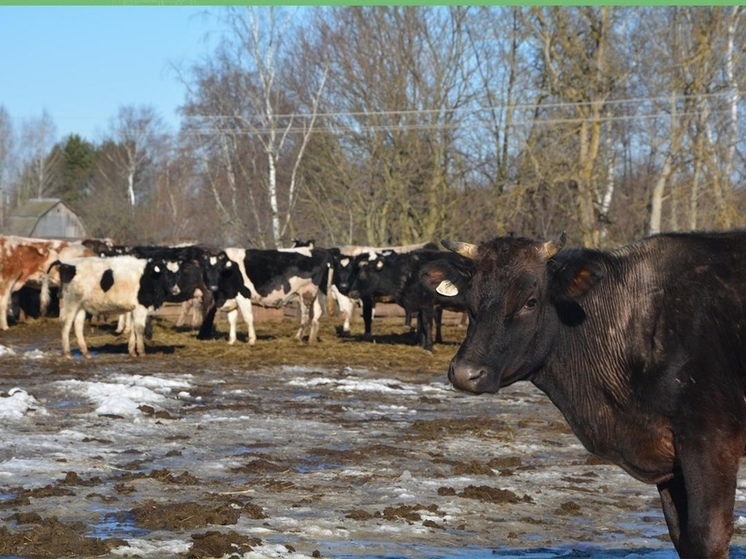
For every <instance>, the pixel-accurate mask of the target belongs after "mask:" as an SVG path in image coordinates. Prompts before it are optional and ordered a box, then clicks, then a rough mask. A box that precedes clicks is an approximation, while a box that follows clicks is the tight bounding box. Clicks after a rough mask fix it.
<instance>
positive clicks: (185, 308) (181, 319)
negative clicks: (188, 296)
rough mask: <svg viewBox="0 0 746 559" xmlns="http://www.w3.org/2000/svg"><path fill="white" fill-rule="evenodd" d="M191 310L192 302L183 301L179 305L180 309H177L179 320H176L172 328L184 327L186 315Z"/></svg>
mask: <svg viewBox="0 0 746 559" xmlns="http://www.w3.org/2000/svg"><path fill="white" fill-rule="evenodd" d="M191 308H192V300H189V301H184V302H183V303H181V308H180V309H179V318H177V319H176V323H175V324H174V326H176V327H177V328H179V327H181V326H184V323H185V322H186V316H187V313H188V312H189V310H190V309H191ZM192 326H194V319H192Z"/></svg>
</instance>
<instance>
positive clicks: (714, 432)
mask: <svg viewBox="0 0 746 559" xmlns="http://www.w3.org/2000/svg"><path fill="white" fill-rule="evenodd" d="M712 411H714V410H712ZM733 415H735V414H733ZM690 420H691V421H694V424H695V425H710V426H712V427H713V428H712V429H709V430H708V432H709V433H710V434H709V436H708V437H707V440H705V438H704V436H703V435H702V434H701V433H689V434H687V435H685V436H679V437H677V440H676V448H677V454H678V456H679V460H680V463H681V473H680V474H678V477H674V479H673V480H672V482H669V484H668V487H664V491H662V492H661V500H662V504H663V509H664V514H665V516H666V522H667V524H668V526H669V533H670V534H671V539H672V541H673V542H674V545H675V547H676V551H678V553H679V555H680V556H681V557H682V558H683V559H687V558H696V557H708V558H713V559H727V557H728V546H729V543H730V540H731V537H732V536H733V507H734V505H735V492H736V485H737V481H738V465H739V460H740V457H741V454H742V453H743V449H744V444H745V443H746V436H744V433H743V432H741V431H740V429H738V427H736V426H733V425H732V424H731V425H728V422H727V421H726V420H725V419H724V420H723V421H720V422H717V421H713V418H709V419H703V420H702V421H695V420H694V419H692V418H690ZM679 478H680V479H679ZM664 485H665V484H664Z"/></svg>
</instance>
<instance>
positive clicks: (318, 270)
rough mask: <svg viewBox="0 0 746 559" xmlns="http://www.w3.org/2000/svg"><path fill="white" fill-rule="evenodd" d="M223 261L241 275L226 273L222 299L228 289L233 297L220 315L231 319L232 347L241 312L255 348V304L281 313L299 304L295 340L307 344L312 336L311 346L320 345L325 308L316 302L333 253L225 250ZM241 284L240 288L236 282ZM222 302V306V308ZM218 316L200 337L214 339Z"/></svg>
mask: <svg viewBox="0 0 746 559" xmlns="http://www.w3.org/2000/svg"><path fill="white" fill-rule="evenodd" d="M225 259H226V260H229V261H231V262H235V263H236V264H237V265H238V268H239V273H240V275H238V274H236V272H235V271H234V270H232V269H231V267H230V266H228V268H227V269H226V271H224V274H223V277H222V279H221V287H220V289H219V293H224V292H225V289H226V288H227V289H229V290H230V291H229V295H230V294H231V293H233V298H230V297H228V296H223V297H222V298H223V299H225V301H224V302H223V304H222V305H221V306H220V309H221V310H222V311H224V312H227V313H228V323H229V325H230V332H229V334H228V343H229V344H233V343H235V341H236V322H237V318H238V311H239V310H240V311H241V315H242V316H243V318H244V320H245V321H246V324H247V326H248V329H249V344H250V345H253V344H254V343H255V342H256V331H255V329H254V316H253V313H252V309H251V306H252V304H256V305H260V306H264V307H275V308H279V307H282V306H284V305H286V304H287V303H289V302H290V301H291V300H294V299H296V298H298V299H299V302H300V310H301V325H300V328H299V329H298V333H297V334H296V338H298V339H299V340H300V339H303V337H304V335H305V333H306V332H308V341H309V342H310V343H315V342H316V341H317V339H318V330H319V317H320V315H321V305H320V303H319V300H318V294H319V289H320V285H321V283H322V282H323V281H326V280H327V279H328V277H329V274H328V270H329V266H330V255H329V252H328V251H326V250H323V249H308V248H305V249H293V250H262V249H242V248H227V249H225ZM239 278H240V285H238V284H237V281H238V280H239ZM219 302H220V301H218V303H219ZM214 315H215V313H214V312H212V313H210V314H208V315H207V316H205V320H204V322H203V324H202V328H201V330H200V335H201V336H203V337H207V336H208V334H209V335H211V332H212V325H213V321H214Z"/></svg>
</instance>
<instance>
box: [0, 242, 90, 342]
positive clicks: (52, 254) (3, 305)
mask: <svg viewBox="0 0 746 559" xmlns="http://www.w3.org/2000/svg"><path fill="white" fill-rule="evenodd" d="M92 254H93V253H92V252H91V251H90V250H89V249H87V248H86V247H85V246H83V245H82V244H81V243H80V242H77V241H60V240H48V239H36V238H32V237H19V236H16V235H6V236H2V235H0V330H7V329H8V309H9V306H10V297H11V295H12V294H13V293H14V292H15V291H18V290H20V289H21V288H22V287H23V286H24V285H26V284H27V283H34V284H38V285H39V286H41V285H42V284H43V279H44V276H45V275H46V272H47V268H49V265H50V264H51V263H52V262H54V261H55V260H57V259H59V258H73V257H81V256H90V255H92ZM52 281H53V282H54V281H55V278H54V277H52ZM47 301H48V291H47V290H46V289H42V307H44V306H45V305H46V302H47Z"/></svg>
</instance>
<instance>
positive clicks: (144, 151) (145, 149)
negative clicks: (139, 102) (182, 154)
mask: <svg viewBox="0 0 746 559" xmlns="http://www.w3.org/2000/svg"><path fill="white" fill-rule="evenodd" d="M109 135H110V138H111V140H112V141H113V142H114V143H115V144H117V145H118V146H119V149H116V150H111V151H110V152H108V153H107V157H109V158H110V160H111V162H112V163H113V164H114V165H115V166H116V168H117V169H119V171H120V173H121V175H122V178H124V181H125V184H126V191H127V200H128V201H129V204H130V206H131V207H132V208H134V207H135V205H136V203H137V196H136V192H135V182H136V178H137V175H138V173H140V172H141V171H142V170H143V169H144V168H145V167H146V166H147V165H148V164H149V163H150V162H152V161H153V159H154V158H156V157H157V156H158V153H159V151H160V150H161V149H162V146H163V142H164V136H165V134H164V123H163V120H162V119H161V117H160V116H159V115H158V114H157V113H156V111H155V109H154V108H153V107H150V106H140V107H135V106H131V105H128V106H123V107H120V108H119V111H118V113H117V115H116V116H115V117H114V118H113V119H112V120H111V123H110V126H109Z"/></svg>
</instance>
